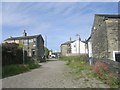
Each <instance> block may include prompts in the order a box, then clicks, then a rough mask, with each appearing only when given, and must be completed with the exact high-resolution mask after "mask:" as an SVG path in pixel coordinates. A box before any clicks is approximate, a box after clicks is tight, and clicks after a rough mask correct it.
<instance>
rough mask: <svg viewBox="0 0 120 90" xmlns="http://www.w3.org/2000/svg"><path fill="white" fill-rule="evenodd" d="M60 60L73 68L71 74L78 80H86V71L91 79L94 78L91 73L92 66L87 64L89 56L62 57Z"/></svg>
mask: <svg viewBox="0 0 120 90" xmlns="http://www.w3.org/2000/svg"><path fill="white" fill-rule="evenodd" d="M60 60H64V61H65V63H66V65H68V66H69V67H70V68H71V73H72V74H74V76H76V78H82V77H83V78H84V77H85V76H84V75H82V72H83V71H86V72H87V73H86V74H88V75H89V77H91V78H92V77H93V75H92V74H91V72H89V71H90V70H91V67H90V65H89V64H88V63H87V62H86V60H87V56H69V57H61V58H60Z"/></svg>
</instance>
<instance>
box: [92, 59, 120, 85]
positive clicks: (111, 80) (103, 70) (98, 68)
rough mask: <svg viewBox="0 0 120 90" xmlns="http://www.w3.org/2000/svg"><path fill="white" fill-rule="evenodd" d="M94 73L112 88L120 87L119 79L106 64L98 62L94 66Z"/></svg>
mask: <svg viewBox="0 0 120 90" xmlns="http://www.w3.org/2000/svg"><path fill="white" fill-rule="evenodd" d="M93 71H94V74H96V75H95V76H96V77H98V78H99V79H100V80H102V81H103V82H104V83H106V84H108V85H110V86H111V87H117V86H119V85H120V81H119V80H118V78H117V77H116V76H115V75H114V74H113V73H111V72H110V71H109V68H108V66H107V65H106V64H105V63H102V62H100V61H97V62H96V63H95V65H94V66H93Z"/></svg>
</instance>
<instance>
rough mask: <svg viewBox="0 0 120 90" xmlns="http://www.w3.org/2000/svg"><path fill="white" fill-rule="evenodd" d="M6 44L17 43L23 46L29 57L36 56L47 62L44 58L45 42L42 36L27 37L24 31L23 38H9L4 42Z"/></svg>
mask: <svg viewBox="0 0 120 90" xmlns="http://www.w3.org/2000/svg"><path fill="white" fill-rule="evenodd" d="M4 42H5V43H6V42H7V43H17V44H19V45H20V46H22V48H23V50H26V51H27V55H28V56H30V57H34V56H36V57H37V58H38V59H40V60H41V61H45V57H44V40H43V38H42V36H41V35H34V36H27V33H26V31H25V30H24V32H23V36H21V37H9V38H8V39H6V40H4Z"/></svg>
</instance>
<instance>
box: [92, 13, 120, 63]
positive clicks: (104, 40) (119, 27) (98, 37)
mask: <svg viewBox="0 0 120 90" xmlns="http://www.w3.org/2000/svg"><path fill="white" fill-rule="evenodd" d="M119 22H120V16H119V15H106V14H96V15H95V18H94V24H93V27H92V33H91V39H92V54H93V57H94V58H99V59H101V58H102V59H111V60H114V61H118V62H120V24H119Z"/></svg>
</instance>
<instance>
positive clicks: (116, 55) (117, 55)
mask: <svg viewBox="0 0 120 90" xmlns="http://www.w3.org/2000/svg"><path fill="white" fill-rule="evenodd" d="M115 60H116V61H117V62H120V53H115Z"/></svg>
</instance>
